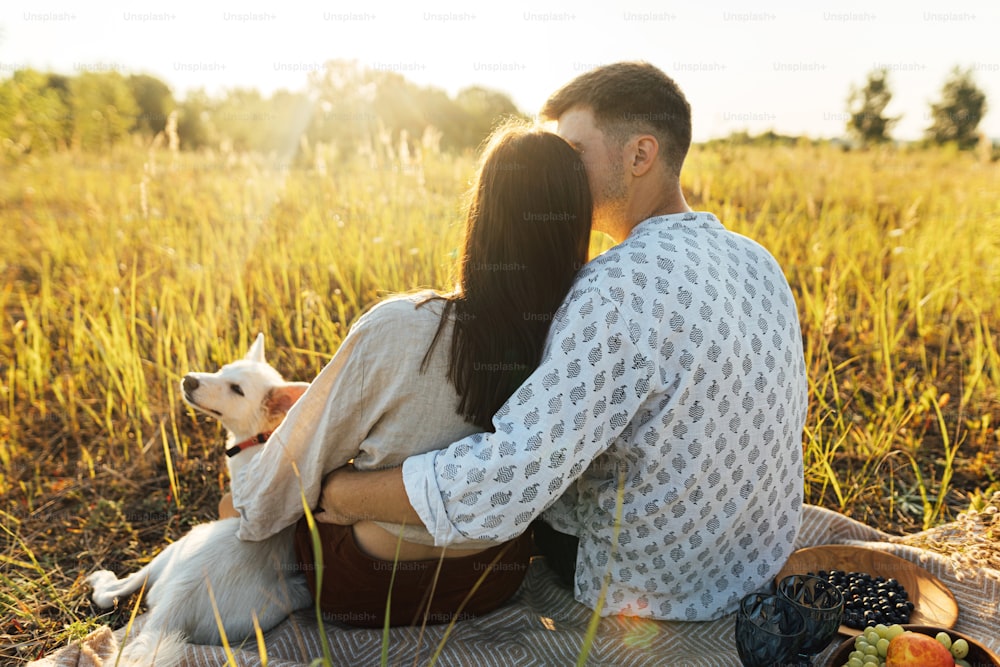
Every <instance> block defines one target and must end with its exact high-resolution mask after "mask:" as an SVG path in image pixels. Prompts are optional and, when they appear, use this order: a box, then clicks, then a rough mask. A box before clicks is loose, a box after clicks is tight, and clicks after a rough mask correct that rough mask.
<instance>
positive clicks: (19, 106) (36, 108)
mask: <svg viewBox="0 0 1000 667" xmlns="http://www.w3.org/2000/svg"><path fill="white" fill-rule="evenodd" d="M67 115H68V111H67V108H66V104H65V103H64V102H63V100H62V98H61V96H60V94H59V91H58V90H56V89H54V88H52V87H50V86H49V77H48V76H47V75H45V74H42V73H40V72H37V71H35V70H32V69H24V70H18V71H16V72H14V75H13V76H12V77H11V78H9V79H6V80H4V81H2V82H0V144H2V148H3V149H4V152H5V153H8V154H10V153H13V154H21V153H28V152H34V153H44V152H48V151H51V150H53V149H55V148H58V147H59V146H61V145H64V144H65V140H66V134H65V123H66V118H67Z"/></svg>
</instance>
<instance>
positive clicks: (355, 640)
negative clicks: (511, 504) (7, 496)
mask: <svg viewBox="0 0 1000 667" xmlns="http://www.w3.org/2000/svg"><path fill="white" fill-rule="evenodd" d="M821 544H857V545H862V546H866V547H870V548H873V549H879V550H882V551H887V552H890V553H893V554H896V555H897V556H901V557H902V558H905V559H907V560H910V561H913V562H916V563H919V564H920V565H921V566H923V567H924V568H926V569H927V570H929V571H930V572H931V573H933V574H934V575H935V576H937V577H938V578H939V579H941V580H942V581H943V582H944V583H945V585H947V586H948V587H949V588H950V589H951V591H952V593H954V595H955V598H956V599H957V601H958V604H959V618H958V622H957V624H956V626H955V629H957V630H959V631H960V632H964V633H965V634H967V635H969V636H971V637H973V638H975V639H977V640H979V641H980V642H982V643H983V644H985V645H986V646H989V647H990V648H991V649H993V650H994V651H1000V633H998V632H997V627H1000V572H997V571H995V570H987V569H985V568H984V569H979V570H976V571H969V572H956V571H955V569H954V565H953V564H952V562H951V561H950V560H949V559H947V558H945V557H942V556H939V555H938V554H935V553H932V552H929V551H924V550H921V549H918V548H914V547H911V546H905V545H903V544H900V543H899V542H898V540H893V539H892V538H890V536H889V535H887V534H885V533H882V532H880V531H878V530H875V529H873V528H870V527H868V526H865V525H863V524H861V523H858V522H857V521H854V520H852V519H849V518H847V517H845V516H843V515H840V514H837V513H835V512H831V511H829V510H825V509H822V508H818V507H812V506H810V507H807V508H806V512H805V513H804V515H803V524H802V529H801V531H800V535H799V538H798V542H797V545H796V546H797V547H799V548H802V547H809V546H816V545H821ZM590 618H591V613H590V611H589V610H588V609H587V608H585V607H584V606H583V605H581V604H579V603H577V602H576V601H574V600H573V598H572V596H571V595H570V594H569V593H568V592H567V591H565V590H563V589H561V588H559V587H558V586H557V585H556V584H555V578H554V575H553V574H552V573H551V572H550V571H549V570H548V568H547V567H546V566H545V564H544V562H543V561H541V560H540V559H538V560H536V561H534V562H533V563H532V565H531V568H530V569H529V571H528V576H527V578H526V579H525V581H524V584H523V585H522V586H521V589H520V590H519V591H518V593H517V595H516V596H515V597H514V598H513V599H512V600H511V602H510V603H509V604H508V605H507V606H506V607H504V608H503V609H501V610H499V611H496V612H494V613H492V614H490V615H488V616H486V617H483V618H480V619H476V620H465V621H462V622H460V623H457V624H456V625H455V626H454V627H453V629H452V630H451V632H450V634H449V635H448V636H445V633H446V630H447V628H446V626H431V627H427V628H424V629H423V630H421V629H420V628H395V629H392V630H391V631H390V632H389V640H388V642H387V646H386V647H385V648H386V649H387V651H388V664H390V665H426V664H430V663H431V662H432V661H433V662H434V664H436V665H441V666H442V667H447V666H453V665H495V666H496V667H512V666H513V665H518V666H521V665H542V666H547V665H572V664H576V663H577V659H578V656H579V655H580V652H581V647H582V646H583V643H584V638H585V636H586V634H587V626H588V623H589V622H590ZM137 623H138V620H137ZM733 625H734V620H733V617H732V616H730V617H726V618H722V619H719V620H717V621H712V622H707V623H680V622H657V621H649V620H641V619H634V618H622V617H611V618H603V619H601V621H600V624H599V626H598V629H597V634H596V636H595V638H594V641H593V644H592V646H591V647H590V652H589V657H588V659H587V663H586V664H587V665H615V666H616V667H621V666H627V665H635V666H640V665H641V666H643V667H645V666H647V665H663V666H665V667H667V666H669V667H687V666H691V667H723V666H724V667H732V666H739V664H740V661H739V658H738V657H737V654H736V649H735V647H734V644H733ZM325 632H326V636H327V639H328V642H329V647H330V652H331V654H332V657H333V664H334V665H351V666H357V667H362V666H365V667H366V666H367V665H377V664H380V660H381V655H382V651H383V638H382V631H381V630H365V629H355V628H347V627H345V626H337V625H335V624H330V623H328V624H327V625H326V627H325ZM121 633H122V631H121V630H119V631H117V632H112V631H111V629H110V628H107V627H104V628H100V629H98V630H96V631H94V632H93V633H91V635H89V636H88V637H87V638H85V639H84V640H82V641H80V642H78V643H75V644H73V645H70V646H67V647H65V648H63V649H61V650H59V651H57V652H56V653H54V654H52V655H50V656H48V657H46V658H44V659H42V660H40V661H37V662H36V663H32V664H35V665H38V666H39V667H50V666H59V667H110V665H113V664H114V656H115V653H116V651H117V649H118V642H119V640H120V636H121ZM265 639H266V650H267V664H268V665H269V666H270V667H291V666H293V665H294V666H299V665H308V664H309V663H311V662H312V661H313V660H314V659H315V658H317V657H320V656H322V655H323V649H322V645H321V637H320V631H319V630H318V628H317V623H316V619H315V615H314V614H313V613H312V612H311V611H303V612H299V613H296V614H295V615H293V616H292V617H290V618H289V619H288V620H287V621H285V622H284V623H282V624H281V625H279V626H278V627H276V628H274V629H273V630H272V631H271V632H269V633H268V634H267V635H265ZM832 650H833V647H832V646H831V647H830V649H828V651H827V652H828V653H829V652H832ZM234 656H235V659H236V663H237V664H238V665H241V666H247V667H250V666H256V665H261V662H262V661H261V656H260V655H259V654H258V652H257V646H256V642H254V641H253V640H252V639H251V640H250V641H249V642H247V644H246V645H244V646H242V647H234ZM822 657H823V656H820V659H819V660H817V664H822ZM184 664H185V667H216V666H217V665H224V664H226V654H225V652H224V650H223V649H222V648H220V647H216V646H191V647H190V648H189V649H188V653H187V659H186V661H185V663H184Z"/></svg>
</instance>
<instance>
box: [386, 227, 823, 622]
mask: <svg viewBox="0 0 1000 667" xmlns="http://www.w3.org/2000/svg"><path fill="white" fill-rule="evenodd" d="M806 410H807V379H806V369H805V361H804V357H803V351H802V338H801V332H800V330H799V321H798V315H797V312H796V307H795V301H794V299H793V297H792V293H791V290H790V289H789V286H788V283H787V281H786V280H785V277H784V275H783V274H782V272H781V269H780V267H779V266H778V264H777V262H776V261H775V260H774V258H773V257H772V256H771V255H770V254H769V253H768V252H767V251H766V250H765V249H764V248H762V247H761V246H760V245H758V244H757V243H755V242H754V241H751V240H750V239H747V238H745V237H743V236H740V235H738V234H735V233H732V232H730V231H728V230H726V229H725V228H724V227H723V226H722V224H721V223H720V222H719V221H718V220H717V219H716V218H715V217H714V216H713V215H711V214H709V213H683V214H676V215H668V216H661V217H656V218H651V219H649V220H646V221H644V222H642V223H640V224H639V225H637V226H636V227H635V228H634V229H633V230H632V232H631V234H630V235H629V236H628V238H627V239H626V240H625V241H624V242H623V243H621V244H619V245H618V246H616V247H614V248H612V249H610V250H608V251H607V252H605V253H604V254H602V255H600V256H599V257H597V258H595V259H594V260H592V261H591V262H590V263H588V264H587V265H586V266H585V267H584V268H583V269H582V271H581V272H580V274H579V276H578V277H577V279H576V280H575V282H574V285H573V287H572V289H571V292H570V294H569V295H568V296H567V298H566V300H565V301H564V303H563V305H562V306H561V308H560V309H559V311H558V312H557V313H556V316H555V318H554V320H553V324H552V328H551V330H550V331H549V337H548V340H547V345H546V350H545V354H544V358H543V360H542V363H541V365H540V366H539V368H538V369H537V370H536V371H535V372H534V373H533V374H532V375H531V376H530V377H529V378H528V380H527V381H526V382H525V383H524V384H523V385H522V386H521V388H520V389H518V390H517V391H516V392H515V394H514V396H512V397H511V399H510V400H509V401H508V402H507V403H506V404H505V405H504V406H503V407H502V408H501V409H500V411H499V412H498V413H497V414H496V415H495V417H494V420H493V423H494V425H495V427H496V432H495V433H488V434H481V433H480V434H474V435H471V436H469V437H466V438H464V439H462V440H459V441H457V442H455V443H453V444H452V445H450V446H449V447H447V448H446V449H443V450H437V451H433V452H428V453H426V454H423V455H420V456H416V457H412V458H409V459H407V460H406V462H405V463H404V464H403V477H404V484H405V486H406V492H407V494H408V497H409V499H410V502H411V504H412V505H413V507H414V508H415V509H416V511H417V513H418V514H419V515H420V517H421V520H422V521H423V522H424V524H425V525H426V526H427V528H428V530H429V531H430V532H431V533H432V534H433V535H434V537H435V540H436V544H438V545H446V544H450V543H452V542H453V541H455V540H466V539H469V538H474V539H488V540H491V541H500V540H505V539H510V538H511V537H513V536H515V535H517V534H519V533H520V532H522V531H524V530H525V529H526V528H527V526H528V525H529V523H530V522H531V521H532V520H533V519H535V518H536V517H538V516H539V515H540V514H541V513H542V512H543V511H544V512H545V519H546V520H548V521H549V522H550V523H551V524H552V525H553V527H555V528H556V529H557V530H560V531H562V532H565V533H569V534H572V535H576V536H577V537H579V538H580V545H579V550H578V553H577V570H576V579H575V597H576V599H577V600H579V601H580V602H582V603H584V604H587V605H589V606H591V607H592V608H594V607H596V606H597V604H598V599H599V597H600V594H601V588H602V584H603V583H604V582H605V581H606V582H607V586H608V588H607V598H606V600H605V602H604V605H603V607H602V608H601V613H602V614H603V615H610V614H627V615H635V616H643V617H651V618H659V619H673V620H683V621H697V620H709V619H714V618H717V617H719V616H721V615H723V614H726V613H729V612H732V611H734V610H735V608H736V605H737V603H738V601H739V599H740V598H741V597H742V596H743V595H744V594H746V593H749V592H751V591H754V590H756V589H758V588H760V587H761V586H762V585H764V584H765V583H767V582H768V581H769V580H770V579H771V578H772V577H773V576H774V575H775V574H777V572H778V570H779V569H780V568H781V566H782V565H783V564H784V562H785V561H786V560H787V558H788V556H789V555H790V553H791V552H792V545H793V543H794V541H795V535H796V533H797V531H798V526H799V517H800V513H801V506H802V498H803V469H802V429H803V426H804V423H805V417H806ZM619 498H620V500H619Z"/></svg>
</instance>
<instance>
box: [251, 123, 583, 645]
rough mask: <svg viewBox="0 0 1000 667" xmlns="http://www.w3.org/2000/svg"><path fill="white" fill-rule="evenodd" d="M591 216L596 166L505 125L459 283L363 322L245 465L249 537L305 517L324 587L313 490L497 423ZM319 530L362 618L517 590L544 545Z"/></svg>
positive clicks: (331, 600)
mask: <svg viewBox="0 0 1000 667" xmlns="http://www.w3.org/2000/svg"><path fill="white" fill-rule="evenodd" d="M590 220H591V198H590V192H589V190H588V187H587V177H586V173H585V171H584V168H583V163H582V162H581V160H580V157H579V155H578V154H577V153H576V151H574V150H573V148H571V147H570V146H569V144H567V143H566V142H565V141H564V140H563V139H561V138H560V137H558V136H556V135H554V134H551V133H548V132H543V131H540V130H538V129H532V128H529V127H526V126H524V125H508V126H506V127H502V128H501V129H500V130H498V131H497V132H495V133H494V135H493V136H492V138H491V140H490V141H489V143H488V145H487V147H486V150H485V151H484V155H483V159H482V161H481V163H480V167H479V170H478V174H477V177H476V180H475V184H474V187H473V190H472V193H471V201H470V204H469V209H468V216H467V221H466V238H465V246H464V252H463V255H462V258H461V263H460V270H459V280H458V286H457V289H456V290H455V291H454V292H451V293H449V294H436V293H433V292H424V293H420V294H415V295H407V296H403V297H398V298H394V299H390V300H387V301H384V302H382V303H380V304H378V305H376V306H375V307H374V308H372V309H371V310H370V311H369V312H368V313H366V314H365V315H364V316H363V317H361V318H360V319H359V320H358V321H357V322H356V323H355V324H354V326H353V327H352V328H351V330H350V332H349V334H348V335H347V337H346V338H345V339H344V342H343V343H342V345H341V347H340V349H339V350H338V351H337V354H336V355H335V356H334V358H333V359H332V360H331V361H330V363H329V364H328V365H327V366H326V368H324V369H323V371H322V372H321V373H320V375H319V376H317V378H316V380H315V381H314V382H313V383H312V385H311V386H310V388H309V390H308V391H307V392H306V393H305V394H304V395H303V397H302V398H301V399H300V400H299V402H298V403H297V404H296V405H295V406H294V407H293V409H292V411H291V412H290V413H289V415H288V417H287V418H286V419H285V421H284V422H283V423H282V425H281V427H279V429H278V430H276V431H275V432H274V434H273V435H272V436H271V438H270V439H269V440H268V442H267V444H266V445H265V449H264V450H263V451H262V452H261V453H260V454H259V455H258V456H257V457H256V458H255V459H254V460H253V461H252V462H251V463H250V464H248V465H247V466H246V467H245V468H244V469H243V470H242V471H241V472H240V475H241V476H242V479H243V480H244V481H243V482H242V483H240V484H234V488H236V489H243V490H244V492H243V496H244V497H239V496H237V497H235V498H234V501H235V506H236V507H237V508H239V509H240V510H241V511H240V514H241V515H242V516H243V517H244V520H243V522H242V523H241V528H240V537H241V538H243V539H254V540H259V539H263V538H264V537H267V536H269V535H271V534H273V533H275V532H277V531H279V530H281V529H282V528H283V527H285V526H288V525H290V524H291V523H294V522H295V521H299V526H298V530H297V533H296V547H297V551H298V553H299V557H300V559H301V562H300V566H301V568H302V570H303V571H304V572H305V573H306V574H307V577H308V578H309V580H310V586H311V587H313V590H314V591H315V585H316V582H315V577H314V570H315V565H314V562H313V548H312V542H311V537H310V534H309V532H308V529H307V528H306V524H305V521H304V519H301V520H300V518H301V517H302V514H303V510H302V503H303V500H302V499H303V498H305V499H306V500H307V502H309V503H312V504H313V505H315V503H316V502H317V500H318V498H319V493H320V488H321V482H322V478H323V475H324V474H326V473H327V472H329V471H331V470H333V469H335V468H338V467H340V466H342V465H344V464H346V463H347V462H348V461H350V460H353V462H354V465H355V467H357V468H359V469H372V468H376V467H385V466H396V465H400V464H401V463H402V461H403V460H404V459H405V458H406V457H407V456H409V455H410V454H413V453H418V452H425V451H428V450H430V449H435V448H438V447H441V446H444V445H446V444H447V443H450V442H453V441H454V440H456V439H459V438H461V437H464V436H466V435H469V434H471V433H475V432H481V431H483V430H492V424H491V418H492V416H493V414H494V413H495V412H496V411H497V410H498V409H499V408H500V407H501V406H502V405H503V403H504V402H505V401H506V400H507V398H508V397H509V396H510V395H511V393H512V392H513V391H514V389H516V388H517V387H518V386H520V384H521V383H522V381H523V380H524V379H525V378H526V377H527V376H528V375H529V374H530V373H531V372H532V371H533V370H534V368H535V367H536V366H537V364H538V363H539V361H540V360H541V355H542V350H543V346H544V342H545V337H546V333H547V331H548V327H549V323H550V322H551V320H552V314H553V313H554V312H555V310H556V309H557V308H558V306H559V304H560V302H561V301H562V299H563V297H564V296H565V294H566V292H567V291H568V290H569V287H570V284H571V282H572V280H573V277H574V275H575V273H576V271H577V269H579V268H580V266H582V265H583V263H584V262H585V261H586V259H587V249H588V244H589V237H590ZM293 462H294V465H293ZM247 480H252V482H251V481H247ZM318 531H319V537H320V542H321V544H322V549H323V552H322V556H323V566H324V577H323V580H322V582H321V583H320V589H321V604H322V606H323V609H324V611H326V612H327V615H328V617H331V618H334V619H337V620H340V621H342V622H344V623H347V624H350V625H357V626H368V627H379V626H382V625H383V622H384V620H385V611H386V601H387V599H389V598H390V596H391V605H390V609H391V611H390V614H389V623H390V624H391V625H406V624H420V623H424V622H427V623H441V622H447V621H449V620H451V619H452V618H453V617H455V616H456V615H457V614H461V616H463V617H465V616H474V615H478V614H483V613H486V612H489V611H491V610H493V609H495V608H496V607H498V606H499V605H500V604H502V603H503V602H504V601H505V600H506V599H507V598H509V597H510V596H511V595H513V594H514V592H515V591H516V590H517V588H518V586H519V585H520V583H521V580H522V579H523V577H524V574H525V571H526V569H527V563H528V559H529V557H530V553H531V549H530V542H529V538H527V537H526V536H522V537H520V538H518V539H515V540H513V541H511V542H509V543H506V544H489V543H483V542H482V541H476V542H470V543H466V544H459V545H452V546H450V547H448V549H447V550H445V549H443V548H438V547H434V546H433V544H434V541H433V538H432V537H431V535H429V534H428V533H427V531H426V530H425V529H424V528H423V526H397V525H390V524H379V523H375V522H370V521H367V522H366V521H362V522H359V523H357V524H355V525H354V526H351V527H342V526H335V525H331V524H319V525H318ZM390 582H391V583H390ZM471 591H474V592H471Z"/></svg>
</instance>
